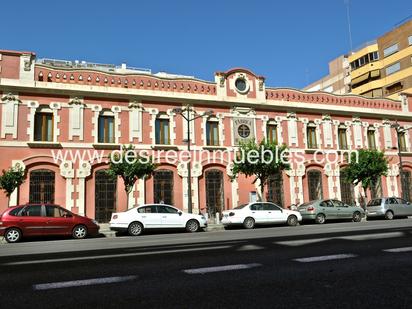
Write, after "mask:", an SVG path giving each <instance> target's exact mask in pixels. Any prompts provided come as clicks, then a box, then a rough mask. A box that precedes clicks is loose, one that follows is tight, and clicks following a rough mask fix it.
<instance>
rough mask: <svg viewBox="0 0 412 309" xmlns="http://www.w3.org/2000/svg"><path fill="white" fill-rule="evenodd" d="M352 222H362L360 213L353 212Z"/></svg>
mask: <svg viewBox="0 0 412 309" xmlns="http://www.w3.org/2000/svg"><path fill="white" fill-rule="evenodd" d="M352 221H353V222H361V221H362V215H361V213H360V212H359V211H355V212H354V213H353V216H352Z"/></svg>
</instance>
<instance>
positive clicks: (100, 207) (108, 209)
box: [95, 170, 117, 223]
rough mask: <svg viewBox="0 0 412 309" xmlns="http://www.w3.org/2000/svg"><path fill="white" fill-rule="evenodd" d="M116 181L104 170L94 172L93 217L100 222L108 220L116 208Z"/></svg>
mask: <svg viewBox="0 0 412 309" xmlns="http://www.w3.org/2000/svg"><path fill="white" fill-rule="evenodd" d="M116 187H117V181H116V180H115V179H113V178H112V177H110V176H109V175H107V174H106V172H105V171H104V170H100V171H97V172H96V177H95V219H96V221H98V222H100V223H106V222H109V221H110V218H111V215H112V212H114V211H115V210H116Z"/></svg>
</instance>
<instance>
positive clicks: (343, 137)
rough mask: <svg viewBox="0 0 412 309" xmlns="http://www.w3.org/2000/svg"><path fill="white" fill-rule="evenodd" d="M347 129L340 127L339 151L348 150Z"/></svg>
mask: <svg viewBox="0 0 412 309" xmlns="http://www.w3.org/2000/svg"><path fill="white" fill-rule="evenodd" d="M346 131H347V130H346V127H345V126H339V128H338V142H339V149H343V150H345V149H348V138H347V134H346Z"/></svg>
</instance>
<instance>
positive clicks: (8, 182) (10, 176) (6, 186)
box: [0, 167, 26, 198]
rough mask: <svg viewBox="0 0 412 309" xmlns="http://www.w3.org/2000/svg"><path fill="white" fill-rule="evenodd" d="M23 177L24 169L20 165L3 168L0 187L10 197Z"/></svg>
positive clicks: (22, 180)
mask: <svg viewBox="0 0 412 309" xmlns="http://www.w3.org/2000/svg"><path fill="white" fill-rule="evenodd" d="M25 177H26V176H25V174H24V169H23V168H21V167H18V168H15V167H11V168H9V169H8V170H3V171H2V175H1V176H0V189H2V190H4V192H5V193H6V196H7V197H8V198H10V195H11V194H12V193H13V191H14V190H15V189H16V188H18V187H19V186H20V185H21V184H22V183H23V182H24V179H25Z"/></svg>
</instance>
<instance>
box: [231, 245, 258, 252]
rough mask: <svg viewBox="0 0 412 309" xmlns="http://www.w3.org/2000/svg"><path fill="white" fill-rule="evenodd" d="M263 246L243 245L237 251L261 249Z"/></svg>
mask: <svg viewBox="0 0 412 309" xmlns="http://www.w3.org/2000/svg"><path fill="white" fill-rule="evenodd" d="M262 249H264V247H261V246H256V245H243V246H242V247H240V248H239V249H237V251H253V250H262Z"/></svg>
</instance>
